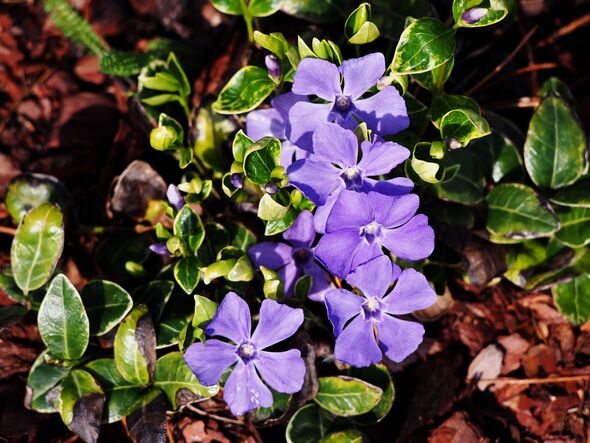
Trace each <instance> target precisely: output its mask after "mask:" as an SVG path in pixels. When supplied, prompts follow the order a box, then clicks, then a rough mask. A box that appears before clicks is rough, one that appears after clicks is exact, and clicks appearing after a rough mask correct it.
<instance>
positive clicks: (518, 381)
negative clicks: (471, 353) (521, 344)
mask: <svg viewBox="0 0 590 443" xmlns="http://www.w3.org/2000/svg"><path fill="white" fill-rule="evenodd" d="M583 380H590V374H580V375H567V376H563V377H547V378H524V379H522V378H512V377H498V378H482V379H479V380H478V383H486V384H509V385H539V384H547V383H569V382H572V381H583Z"/></svg>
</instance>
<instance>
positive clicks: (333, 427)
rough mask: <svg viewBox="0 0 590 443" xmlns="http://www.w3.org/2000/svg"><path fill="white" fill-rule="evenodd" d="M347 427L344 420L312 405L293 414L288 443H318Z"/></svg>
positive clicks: (289, 425)
mask: <svg viewBox="0 0 590 443" xmlns="http://www.w3.org/2000/svg"><path fill="white" fill-rule="evenodd" d="M345 425H346V424H345V423H342V419H339V418H337V417H334V416H332V415H331V414H329V413H328V412H326V411H324V410H322V409H321V408H319V407H318V406H317V405H316V404H314V403H310V404H308V405H305V406H303V407H302V408H301V409H299V410H298V411H297V412H295V414H293V416H292V417H291V420H289V424H288V425H287V430H286V433H285V438H286V439H287V443H317V442H319V441H320V440H321V439H322V437H324V436H326V435H327V434H329V433H331V432H333V431H337V430H338V429H343V427H344V426H345Z"/></svg>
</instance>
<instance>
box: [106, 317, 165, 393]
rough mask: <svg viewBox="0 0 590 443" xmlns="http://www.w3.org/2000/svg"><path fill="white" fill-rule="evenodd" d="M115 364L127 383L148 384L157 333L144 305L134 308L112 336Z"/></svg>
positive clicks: (153, 365)
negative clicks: (113, 338)
mask: <svg viewBox="0 0 590 443" xmlns="http://www.w3.org/2000/svg"><path fill="white" fill-rule="evenodd" d="M114 347H115V364H116V366H117V370H118V371H119V373H120V374H121V376H122V377H123V378H124V379H125V380H127V382H128V383H130V384H134V385H147V384H148V383H149V382H150V380H151V376H152V374H153V372H154V367H155V363H156V335H155V332H154V326H153V324H152V320H151V318H150V316H149V313H148V308H147V306H145V305H141V306H138V307H136V308H133V310H132V311H131V313H130V314H129V315H128V316H127V317H126V318H125V319H124V320H123V322H122V323H121V325H120V326H119V329H118V330H117V335H116V336H115V343H114Z"/></svg>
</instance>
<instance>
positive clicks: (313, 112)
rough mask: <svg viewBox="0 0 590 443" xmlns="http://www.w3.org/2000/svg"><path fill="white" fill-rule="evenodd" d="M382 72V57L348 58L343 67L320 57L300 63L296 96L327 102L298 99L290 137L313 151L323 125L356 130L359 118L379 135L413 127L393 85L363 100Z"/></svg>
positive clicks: (383, 62) (296, 82)
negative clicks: (316, 132)
mask: <svg viewBox="0 0 590 443" xmlns="http://www.w3.org/2000/svg"><path fill="white" fill-rule="evenodd" d="M384 73H385V58H384V57H383V54H381V53H374V54H369V55H366V56H364V57H360V58H355V59H350V60H345V61H344V62H342V65H340V67H338V66H336V65H334V64H332V63H330V62H329V61H326V60H321V59H317V58H306V59H303V60H301V62H300V63H299V66H298V67H297V70H296V72H295V76H294V78H293V88H292V91H293V93H295V94H299V95H304V96H305V95H308V96H309V95H310V96H317V97H319V98H321V99H323V100H325V101H326V102H327V103H311V102H305V101H299V102H297V103H295V104H293V106H292V107H291V109H290V111H289V127H288V128H287V138H288V139H289V140H290V141H291V142H293V143H295V144H296V145H297V146H299V147H301V148H303V149H307V150H311V149H312V134H313V132H314V131H315V130H316V129H317V127H318V126H319V125H321V124H322V123H325V122H333V123H337V124H339V125H340V126H342V127H344V128H347V129H354V128H356V126H357V125H358V123H357V119H358V120H361V121H364V122H366V123H367V126H368V127H369V129H371V130H372V131H373V132H375V133H376V134H377V135H379V136H385V135H391V134H395V133H397V132H399V131H402V130H404V129H406V128H407V127H408V126H409V124H410V120H409V118H408V113H407V111H406V105H405V103H404V100H403V99H402V98H401V96H400V95H399V92H397V90H396V89H395V88H394V87H393V86H386V87H385V88H383V89H382V90H381V91H379V92H378V93H377V94H375V95H373V96H371V97H368V98H365V99H361V98H360V97H361V96H362V95H363V94H365V93H366V92H367V91H368V90H369V89H371V88H372V87H373V86H375V85H376V84H377V82H378V81H379V80H380V79H381V77H382V76H383V74H384ZM341 76H342V79H343V80H344V87H342V85H341Z"/></svg>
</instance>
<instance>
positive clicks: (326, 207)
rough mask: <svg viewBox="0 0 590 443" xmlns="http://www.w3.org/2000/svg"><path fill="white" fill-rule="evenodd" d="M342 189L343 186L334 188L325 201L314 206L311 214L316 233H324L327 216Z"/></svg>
mask: <svg viewBox="0 0 590 443" xmlns="http://www.w3.org/2000/svg"><path fill="white" fill-rule="evenodd" d="M343 190H344V188H343V187H342V188H336V190H335V191H334V192H332V193H331V194H330V195H329V196H328V198H327V199H326V202H325V203H324V204H323V205H321V206H318V207H317V208H316V210H315V213H314V214H313V226H314V228H315V230H316V232H317V233H318V234H325V233H326V223H327V221H328V217H329V215H330V212H332V209H333V208H334V205H335V204H336V202H337V201H338V197H340V194H341V193H342V191H343Z"/></svg>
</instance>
